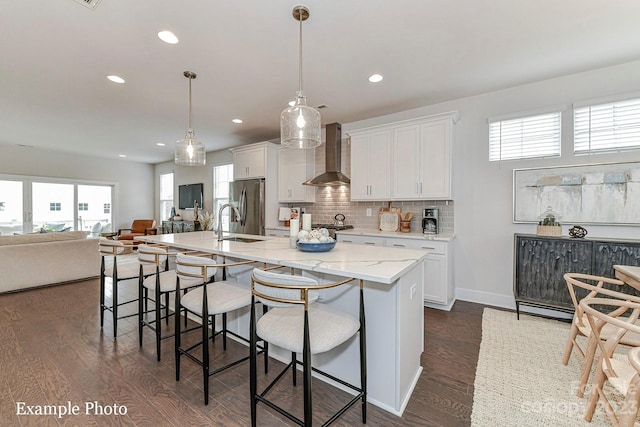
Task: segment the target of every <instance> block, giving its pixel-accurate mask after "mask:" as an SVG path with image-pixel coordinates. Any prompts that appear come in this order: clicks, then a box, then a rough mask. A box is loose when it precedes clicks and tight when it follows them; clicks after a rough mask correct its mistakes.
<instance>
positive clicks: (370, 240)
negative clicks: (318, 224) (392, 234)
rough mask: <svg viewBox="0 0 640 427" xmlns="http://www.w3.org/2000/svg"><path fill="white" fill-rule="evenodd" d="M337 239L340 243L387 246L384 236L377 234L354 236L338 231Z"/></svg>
mask: <svg viewBox="0 0 640 427" xmlns="http://www.w3.org/2000/svg"><path fill="white" fill-rule="evenodd" d="M336 240H337V241H338V243H353V244H355V245H370V246H386V245H385V238H384V237H376V236H361V235H358V236H354V235H351V234H338V233H336Z"/></svg>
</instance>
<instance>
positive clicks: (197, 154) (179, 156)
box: [174, 129, 207, 166]
mask: <svg viewBox="0 0 640 427" xmlns="http://www.w3.org/2000/svg"><path fill="white" fill-rule="evenodd" d="M174 158H175V163H176V164H177V165H180V166H204V165H205V164H206V163H207V152H206V150H205V146H204V144H203V143H202V142H201V141H198V140H197V139H196V136H195V134H194V132H193V129H187V134H186V135H185V136H184V138H182V139H179V140H177V141H176V149H175V156H174Z"/></svg>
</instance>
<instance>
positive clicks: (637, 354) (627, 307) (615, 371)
mask: <svg viewBox="0 0 640 427" xmlns="http://www.w3.org/2000/svg"><path fill="white" fill-rule="evenodd" d="M580 307H581V309H582V310H583V312H584V313H585V315H586V317H587V321H588V322H589V324H590V326H591V333H592V335H593V337H594V339H595V341H596V343H597V346H598V348H599V349H600V357H599V360H598V363H597V365H596V371H595V374H594V377H593V382H592V385H591V391H590V394H589V402H588V403H587V408H586V411H585V415H584V419H585V420H587V421H589V422H590V421H591V420H592V418H593V415H594V413H595V410H596V407H597V406H598V403H599V402H600V401H602V403H603V404H604V405H603V406H604V409H605V411H606V413H607V415H608V416H609V418H610V419H611V421H612V423H613V425H614V426H620V427H627V426H633V425H634V424H635V421H636V417H637V415H638V405H639V404H640V347H634V348H632V349H631V350H630V351H629V352H628V354H627V355H622V354H618V353H616V352H615V350H616V349H617V348H618V344H619V343H620V340H621V339H622V338H623V337H624V336H625V335H626V334H628V333H636V334H640V326H638V325H636V324H634V323H635V322H636V321H637V320H638V318H639V317H640V302H634V301H626V300H621V299H612V298H584V299H582V301H580ZM605 328H609V330H610V332H609V333H608V334H607V336H606V337H604V336H603V335H601V331H603V330H604V329H605ZM605 383H609V384H610V385H612V386H613V388H614V389H615V390H616V391H617V392H618V393H620V394H621V395H622V396H623V397H624V401H623V403H622V404H621V405H620V406H619V409H618V410H616V409H614V407H613V405H612V404H611V400H610V397H611V396H607V393H606V392H605V390H604V385H605ZM616 406H618V405H616Z"/></svg>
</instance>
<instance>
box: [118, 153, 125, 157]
mask: <svg viewBox="0 0 640 427" xmlns="http://www.w3.org/2000/svg"><path fill="white" fill-rule="evenodd" d="M118 157H127V155H126V154H118Z"/></svg>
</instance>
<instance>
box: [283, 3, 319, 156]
mask: <svg viewBox="0 0 640 427" xmlns="http://www.w3.org/2000/svg"><path fill="white" fill-rule="evenodd" d="M293 18H294V19H295V20H296V21H298V22H300V49H299V64H298V66H299V72H298V92H297V93H296V101H295V104H294V105H292V106H290V107H289V108H286V109H285V110H284V111H283V112H282V114H280V142H281V144H282V145H284V146H286V147H290V148H303V149H306V148H316V147H317V146H319V145H320V144H321V143H322V141H321V140H320V112H319V111H318V110H316V109H315V108H313V107H309V106H307V98H306V97H305V96H304V95H303V94H302V21H306V20H307V19H308V18H309V9H307V8H306V7H304V6H296V7H294V8H293Z"/></svg>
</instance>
